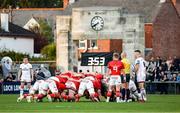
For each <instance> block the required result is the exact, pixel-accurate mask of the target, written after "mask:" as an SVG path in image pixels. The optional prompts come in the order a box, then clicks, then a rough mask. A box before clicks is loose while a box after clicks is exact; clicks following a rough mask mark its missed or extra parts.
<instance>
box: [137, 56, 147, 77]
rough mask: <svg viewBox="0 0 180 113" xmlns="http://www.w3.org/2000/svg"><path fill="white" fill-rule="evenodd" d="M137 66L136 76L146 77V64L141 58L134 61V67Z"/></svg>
mask: <svg viewBox="0 0 180 113" xmlns="http://www.w3.org/2000/svg"><path fill="white" fill-rule="evenodd" d="M136 64H139V69H138V71H137V73H136V74H137V76H146V64H145V60H144V58H142V57H139V58H137V59H136V60H135V65H136Z"/></svg>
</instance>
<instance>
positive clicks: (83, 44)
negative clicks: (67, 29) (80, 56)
mask: <svg viewBox="0 0 180 113" xmlns="http://www.w3.org/2000/svg"><path fill="white" fill-rule="evenodd" d="M86 47H87V40H79V48H80V49H85V48H86Z"/></svg>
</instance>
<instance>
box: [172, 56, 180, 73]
mask: <svg viewBox="0 0 180 113" xmlns="http://www.w3.org/2000/svg"><path fill="white" fill-rule="evenodd" d="M173 66H174V71H180V60H179V59H178V58H177V57H176V56H174V59H173Z"/></svg>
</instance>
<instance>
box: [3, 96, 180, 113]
mask: <svg viewBox="0 0 180 113" xmlns="http://www.w3.org/2000/svg"><path fill="white" fill-rule="evenodd" d="M16 99H17V95H0V112H1V113H9V112H11V113H17V112H21V113H23V112H31V113H32V112H38V113H49V112H58V113H62V112H74V113H79V112H81V113H83V112H86V113H92V112H93V113H97V112H101V113H109V112H110V113H117V112H122V113H125V112H136V113H139V112H142V113H148V112H161V113H165V112H166V113H170V112H179V113H180V95H149V96H148V102H146V103H137V102H131V103H112V102H111V103H106V102H99V103H93V102H88V101H81V102H79V103H74V102H73V103H70V102H55V103H49V102H47V101H44V102H42V103H27V102H26V101H23V102H20V103H17V102H16Z"/></svg>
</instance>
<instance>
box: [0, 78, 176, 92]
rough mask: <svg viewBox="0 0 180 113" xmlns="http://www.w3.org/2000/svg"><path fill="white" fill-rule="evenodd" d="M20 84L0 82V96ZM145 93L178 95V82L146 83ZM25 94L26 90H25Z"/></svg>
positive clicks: (15, 89)
mask: <svg viewBox="0 0 180 113" xmlns="http://www.w3.org/2000/svg"><path fill="white" fill-rule="evenodd" d="M19 86H20V82H0V94H19ZM146 91H147V93H149V94H160V93H161V92H162V93H167V94H180V82H175V81H165V82H161V81H153V82H146ZM25 92H27V88H26V90H25Z"/></svg>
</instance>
